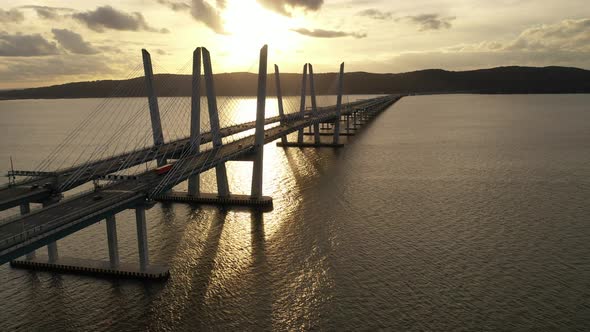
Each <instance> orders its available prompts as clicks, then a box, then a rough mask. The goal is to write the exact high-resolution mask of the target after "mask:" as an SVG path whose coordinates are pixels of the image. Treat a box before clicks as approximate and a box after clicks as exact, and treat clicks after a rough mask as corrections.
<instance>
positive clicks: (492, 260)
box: [0, 95, 590, 331]
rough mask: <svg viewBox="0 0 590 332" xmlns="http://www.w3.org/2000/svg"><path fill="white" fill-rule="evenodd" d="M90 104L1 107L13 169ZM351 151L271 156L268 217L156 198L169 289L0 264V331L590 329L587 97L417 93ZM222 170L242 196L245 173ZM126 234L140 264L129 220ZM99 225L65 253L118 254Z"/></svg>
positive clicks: (156, 235)
mask: <svg viewBox="0 0 590 332" xmlns="http://www.w3.org/2000/svg"><path fill="white" fill-rule="evenodd" d="M96 103H97V101H94V100H54V101H0V162H2V163H3V164H2V165H4V166H3V167H2V171H4V170H6V169H8V156H10V155H13V156H15V157H16V158H15V159H16V161H17V162H18V163H19V166H21V168H27V167H32V166H34V165H35V164H36V162H38V161H39V160H41V159H42V158H43V157H45V154H46V153H47V151H48V149H49V148H50V147H52V146H54V145H55V144H57V143H58V142H59V141H60V140H61V139H62V138H63V135H64V134H67V132H68V130H69V129H70V128H71V127H72V126H73V124H75V123H76V122H77V121H79V120H80V119H82V118H83V117H84V116H85V113H84V112H83V111H82V109H90V108H92V107H94V105H95V104H96ZM77 110H80V111H79V113H78V112H77ZM344 141H345V143H346V147H344V148H342V149H339V150H332V149H318V150H314V149H286V150H284V149H282V148H278V147H276V146H274V145H272V144H269V145H267V146H266V147H265V152H264V153H265V161H264V169H265V174H264V193H265V194H266V195H270V196H272V197H273V198H274V210H273V211H272V212H269V213H264V214H261V213H257V212H251V211H249V210H230V211H223V210H220V209H218V208H215V207H198V206H193V207H191V206H187V205H182V204H157V205H155V206H154V207H153V208H152V209H151V210H149V211H148V212H147V218H148V232H149V252H150V259H151V261H153V262H158V263H165V264H168V265H169V266H170V272H171V277H170V279H169V280H168V281H167V282H165V283H151V282H138V281H132V280H112V279H95V278H91V277H80V276H73V275H60V274H52V273H46V272H30V271H24V270H16V269H12V268H10V267H9V266H7V265H4V266H1V267H0V280H1V283H0V298H1V299H2V300H1V301H0V330H2V331H10V330H27V331H28V330H39V331H48V330H54V331H94V330H96V331H99V330H116V331H137V330H154V331H160V330H170V331H172V330H174V331H178V330H207V329H214V330H251V331H261V330H270V329H276V330H309V329H315V330H375V329H386V330H397V331H404V330H416V331H424V330H434V331H449V330H471V331H485V330H490V331H491V330H522V329H524V330H532V331H536V330H585V329H588V327H589V326H590V96H589V95H540V96H535V95H527V96H479V95H446V96H419V97H406V98H403V99H402V100H401V101H399V102H398V103H397V104H395V105H394V106H393V107H391V108H390V109H388V110H387V111H385V112H384V113H382V114H381V115H380V116H379V117H377V118H376V119H375V121H373V122H372V123H370V124H369V125H367V126H366V127H365V129H364V130H363V131H362V132H361V133H359V134H358V135H357V136H355V137H351V138H349V139H346V138H344ZM228 171H229V176H230V182H231V187H232V190H233V191H234V192H247V191H248V189H249V185H250V175H251V164H250V163H244V162H230V163H229V165H228ZM213 179H214V176H213V174H210V173H207V174H206V175H205V176H204V177H203V180H202V186H203V187H204V188H205V189H208V190H213V188H214V182H213V181H214V180H213ZM212 182H213V183H212ZM181 187H185V188H186V185H181ZM117 227H118V235H119V241H120V243H119V245H120V250H121V257H122V259H123V260H124V261H128V262H136V261H137V244H136V239H135V223H134V214H133V211H126V212H123V213H121V214H119V215H117ZM105 230H106V226H105V223H104V222H101V223H98V224H95V225H93V226H91V227H89V228H87V229H84V230H83V231H80V232H78V233H76V234H74V235H73V236H70V237H68V238H66V239H63V240H60V241H59V242H58V245H59V250H60V255H62V256H73V257H82V258H95V259H108V252H107V244H106V231H105Z"/></svg>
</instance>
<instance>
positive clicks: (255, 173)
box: [154, 45, 284, 208]
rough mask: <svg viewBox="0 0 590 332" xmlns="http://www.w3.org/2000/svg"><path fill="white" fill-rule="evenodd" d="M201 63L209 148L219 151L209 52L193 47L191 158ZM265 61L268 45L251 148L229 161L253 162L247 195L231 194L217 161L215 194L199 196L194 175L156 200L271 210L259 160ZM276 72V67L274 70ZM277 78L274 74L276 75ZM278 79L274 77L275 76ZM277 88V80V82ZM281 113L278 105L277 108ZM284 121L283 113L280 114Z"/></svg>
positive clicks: (262, 55)
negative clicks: (184, 188) (185, 188)
mask: <svg viewBox="0 0 590 332" xmlns="http://www.w3.org/2000/svg"><path fill="white" fill-rule="evenodd" d="M201 61H202V65H203V70H204V77H205V90H206V92H207V105H208V110H209V122H210V126H211V136H212V143H213V149H222V148H223V146H224V145H223V141H222V132H221V129H222V128H221V126H220V122H219V110H218V108H217V99H216V94H215V84H214V79H213V69H212V66H211V55H210V53H209V51H208V50H207V49H206V48H204V47H201V48H197V49H196V50H195V52H194V53H193V77H192V82H193V85H192V95H191V96H192V100H191V136H190V142H191V148H193V145H194V148H193V153H192V154H193V155H195V154H198V153H199V147H198V145H199V143H198V142H200V136H199V135H200V129H199V125H200V98H201V96H200V74H201V73H200V71H201V70H200V67H201ZM267 62H268V46H267V45H265V46H264V47H262V49H261V50H260V60H259V68H258V93H257V103H256V104H257V106H256V121H255V134H254V146H253V148H252V150H251V151H250V153H249V154H248V155H246V156H242V157H238V158H237V159H230V161H231V160H233V161H250V162H253V167H252V187H251V192H250V195H238V194H232V193H231V192H230V189H229V183H228V179H227V170H226V165H225V162H221V163H219V164H217V165H216V166H215V175H216V179H217V193H202V192H200V191H199V184H198V182H199V177H198V175H191V176H190V177H189V183H188V192H187V193H182V192H172V191H171V192H167V193H165V194H159V195H156V196H155V197H154V199H155V200H157V201H167V202H185V203H199V204H214V205H223V206H231V205H240V206H254V207H261V208H271V207H272V198H271V197H268V196H263V195H262V179H263V160H264V143H265V142H264V139H265V132H264V124H265V120H266V118H265V108H266V81H267ZM276 69H277V70H278V67H277V68H276ZM277 75H278V73H277ZM277 77H278V76H277ZM277 84H278V85H279V86H280V81H277ZM280 107H281V110H282V104H281V105H280ZM283 119H284V114H283Z"/></svg>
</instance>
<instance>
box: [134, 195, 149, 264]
mask: <svg viewBox="0 0 590 332" xmlns="http://www.w3.org/2000/svg"><path fill="white" fill-rule="evenodd" d="M135 223H136V225H137V246H138V249H139V269H140V270H141V271H145V269H146V268H147V266H148V265H149V263H150V261H149V255H148V240H147V227H146V223H145V206H142V205H140V206H138V207H136V208H135Z"/></svg>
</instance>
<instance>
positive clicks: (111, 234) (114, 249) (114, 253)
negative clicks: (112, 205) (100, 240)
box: [106, 215, 119, 268]
mask: <svg viewBox="0 0 590 332" xmlns="http://www.w3.org/2000/svg"><path fill="white" fill-rule="evenodd" d="M106 225H107V241H108V245H109V262H110V263H111V267H112V268H116V267H118V266H119V244H118V241H117V223H116V221H115V215H111V216H108V217H107V218H106Z"/></svg>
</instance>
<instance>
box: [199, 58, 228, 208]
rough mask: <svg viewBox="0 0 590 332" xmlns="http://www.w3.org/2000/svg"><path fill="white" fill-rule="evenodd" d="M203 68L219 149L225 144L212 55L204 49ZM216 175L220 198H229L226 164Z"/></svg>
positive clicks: (217, 170) (214, 139)
mask: <svg viewBox="0 0 590 332" xmlns="http://www.w3.org/2000/svg"><path fill="white" fill-rule="evenodd" d="M202 53H203V66H204V69H205V85H206V88H207V103H208V108H209V122H210V124H211V134H212V136H213V137H212V138H213V139H212V141H213V147H214V148H219V147H221V145H222V144H223V142H222V140H221V133H220V124H219V113H218V110H217V99H216V97H215V85H214V83H213V69H212V67H211V55H210V54H209V51H208V50H207V49H206V48H203V49H202ZM215 174H216V178H217V194H218V196H219V197H228V196H229V194H230V193H229V183H228V180H227V170H226V168H225V163H222V164H219V165H217V166H216V167H215Z"/></svg>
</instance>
